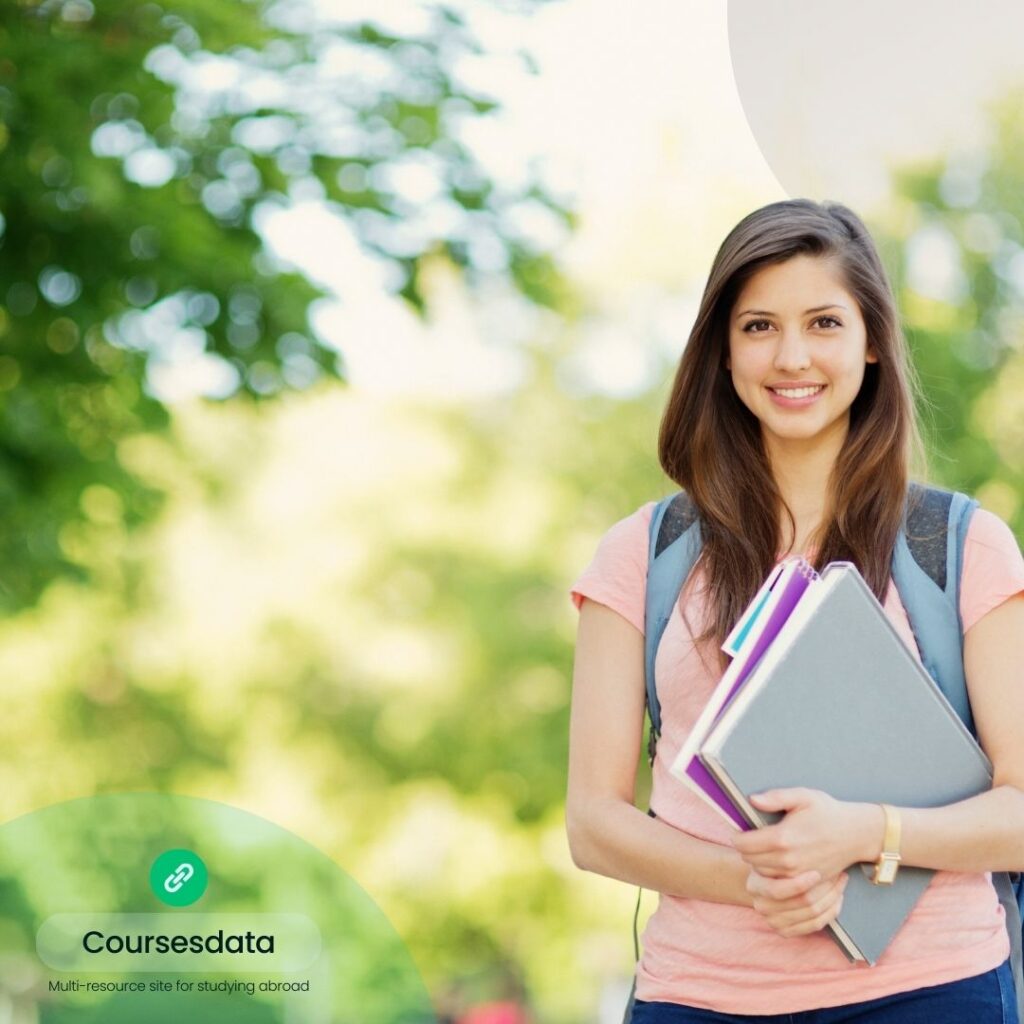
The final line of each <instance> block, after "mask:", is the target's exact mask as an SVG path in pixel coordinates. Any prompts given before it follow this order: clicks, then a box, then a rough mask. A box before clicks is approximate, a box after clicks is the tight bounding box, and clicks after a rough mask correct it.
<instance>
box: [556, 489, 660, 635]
mask: <svg viewBox="0 0 1024 1024" xmlns="http://www.w3.org/2000/svg"><path fill="white" fill-rule="evenodd" d="M655 504H656V503H655V502H653V501H649V502H648V503H647V504H646V505H642V506H641V507H640V508H638V509H637V510H636V511H635V512H634V513H633V514H632V515H629V516H626V518H625V519H620V520H619V521H618V522H617V523H616V524H615V525H614V526H613V527H612V528H611V529H610V530H608V532H607V533H606V534H605V535H604V536H603V537H602V538H601V541H600V543H599V544H598V546H597V552H596V553H595V554H594V557H593V559H592V561H591V562H590V565H588V566H587V567H586V569H584V570H583V572H582V573H581V574H580V576H579V578H578V579H577V580H576V582H575V583H574V584H573V585H572V588H571V590H570V596H571V597H572V600H573V604H575V605H576V607H577V608H579V607H580V605H582V604H583V598H585V597H589V598H590V600H591V601H597V602H598V603H599V604H603V605H607V606H608V607H609V608H611V609H612V611H616V612H618V613H619V614H620V615H621V616H622V617H623V618H624V619H625V620H626V621H627V622H629V623H631V624H632V625H633V626H635V627H636V628H637V629H638V630H640V632H641V633H642V632H643V631H644V603H645V600H646V589H647V548H648V543H649V541H648V532H649V529H650V524H651V515H652V514H653V512H654V506H655Z"/></svg>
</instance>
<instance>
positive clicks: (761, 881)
mask: <svg viewBox="0 0 1024 1024" xmlns="http://www.w3.org/2000/svg"><path fill="white" fill-rule="evenodd" d="M848 881H849V876H848V875H846V874H845V872H844V873H843V874H840V875H838V876H837V877H835V878H826V879H824V880H822V879H821V878H820V876H819V875H818V873H817V872H816V871H805V872H803V873H802V874H800V875H797V876H796V877H795V878H768V877H767V876H765V875H761V874H759V873H758V872H757V871H751V872H750V875H749V877H748V878H747V892H749V893H750V894H751V895H752V896H753V897H754V909H755V910H756V911H757V912H758V913H760V914H762V915H763V916H764V918H765V920H766V921H767V922H768V924H770V925H771V926H772V928H774V929H775V930H776V931H777V932H778V933H779V934H780V935H784V936H786V937H787V938H788V937H791V936H794V935H809V934H811V932H816V931H820V930H821V929H822V928H824V927H825V925H827V924H828V923H829V922H830V921H834V920H835V919H836V917H838V916H839V911H840V910H841V909H842V906H843V893H844V892H845V890H846V883H847V882H848Z"/></svg>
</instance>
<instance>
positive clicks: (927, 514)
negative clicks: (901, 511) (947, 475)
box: [892, 483, 978, 734]
mask: <svg viewBox="0 0 1024 1024" xmlns="http://www.w3.org/2000/svg"><path fill="white" fill-rule="evenodd" d="M977 507H978V502H977V501H975V500H974V499H973V498H969V497H968V496H967V495H966V494H961V493H959V492H958V491H946V490H942V489H941V488H938V487H926V486H924V485H923V484H917V483H912V484H911V485H910V489H909V491H908V494H907V511H906V516H905V519H904V526H903V529H902V530H901V531H900V533H899V535H898V536H897V538H896V544H895V547H894V548H893V554H892V578H893V582H894V583H895V584H896V589H897V591H898V592H899V595H900V601H901V602H902V604H903V607H904V609H905V610H906V613H907V619H908V620H909V622H910V628H911V629H912V630H913V633H914V639H915V640H916V641H917V646H918V650H919V651H920V652H921V661H922V663H923V664H924V667H925V669H926V670H927V671H928V674H929V675H930V676H931V677H932V678H933V679H934V680H935V682H936V684H937V685H938V687H939V689H940V690H941V691H942V692H943V694H945V696H946V699H947V700H948V701H949V702H950V703H951V704H952V705H953V708H954V709H955V711H956V713H957V714H958V715H959V716H960V718H961V720H962V721H963V722H964V724H965V725H966V726H967V728H968V729H970V730H971V733H972V734H973V733H974V719H973V717H972V716H971V706H970V702H969V701H968V698H967V681H966V679H965V677H964V657H963V623H962V622H961V619H960V573H961V570H962V568H963V554H964V540H965V537H966V536H967V527H968V525H969V524H970V519H971V515H972V513H973V512H974V510H975V509H976V508H977Z"/></svg>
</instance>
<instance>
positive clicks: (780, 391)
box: [769, 384, 825, 398]
mask: <svg viewBox="0 0 1024 1024" xmlns="http://www.w3.org/2000/svg"><path fill="white" fill-rule="evenodd" d="M824 387H825V385H824V384H816V385H814V387H810V388H770V389H769V390H771V391H774V392H775V394H777V395H782V396H783V397H784V398H809V397H810V396H811V395H816V394H817V393H818V392H819V391H821V390H822V389H823V388H824Z"/></svg>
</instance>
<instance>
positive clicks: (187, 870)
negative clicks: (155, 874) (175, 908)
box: [164, 864, 196, 892]
mask: <svg viewBox="0 0 1024 1024" xmlns="http://www.w3.org/2000/svg"><path fill="white" fill-rule="evenodd" d="M195 873H196V869H195V868H194V867H192V865H191V864H179V865H178V867H177V868H176V869H175V871H174V872H173V874H170V875H168V876H167V877H166V878H165V879H164V888H165V889H166V890H167V891H168V892H177V891H178V890H179V889H180V888H181V887H182V886H183V885H184V884H185V883H186V882H187V881H188V880H189V879H190V878H191V877H192V876H193V875H194V874H195Z"/></svg>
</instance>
